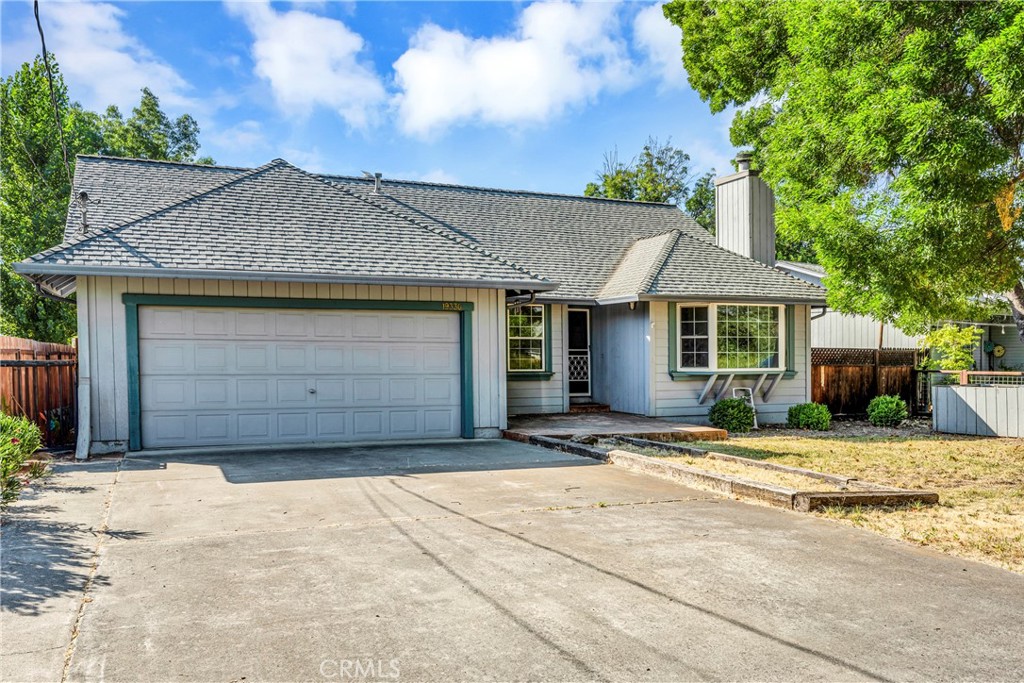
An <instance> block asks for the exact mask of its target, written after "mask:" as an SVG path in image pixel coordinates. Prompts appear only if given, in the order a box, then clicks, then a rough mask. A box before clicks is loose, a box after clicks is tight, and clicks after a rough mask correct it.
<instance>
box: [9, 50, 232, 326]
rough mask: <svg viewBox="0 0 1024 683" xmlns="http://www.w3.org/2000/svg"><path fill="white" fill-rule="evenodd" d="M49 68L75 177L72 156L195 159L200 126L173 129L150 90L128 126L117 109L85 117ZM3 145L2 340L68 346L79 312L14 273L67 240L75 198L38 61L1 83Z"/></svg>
mask: <svg viewBox="0 0 1024 683" xmlns="http://www.w3.org/2000/svg"><path fill="white" fill-rule="evenodd" d="M50 64H51V67H52V69H53V76H54V91H55V94H56V96H57V105H58V107H59V108H60V111H61V123H62V126H63V128H64V136H65V138H66V141H67V146H68V161H69V163H70V165H71V172H72V173H74V155H75V154H106V155H110V156H127V157H137V158H144V159H168V160H173V161H194V160H196V159H195V155H196V153H197V151H198V150H199V126H198V124H196V122H195V120H194V119H193V118H192V117H191V116H189V115H188V114H185V115H183V116H180V117H179V118H177V119H176V120H174V121H173V122H172V121H171V120H170V119H169V118H168V117H167V115H166V114H164V112H163V111H162V110H161V109H160V101H159V100H158V99H157V97H156V96H155V95H154V94H153V93H152V92H151V91H150V90H149V89H148V88H146V89H143V91H142V99H141V101H140V103H139V106H137V107H135V108H134V109H133V110H132V115H131V117H129V118H128V119H127V120H125V119H124V118H123V117H122V116H121V114H120V112H118V111H117V108H116V107H110V108H108V109H107V111H106V113H105V114H104V115H102V116H101V115H99V114H96V113H94V112H90V111H87V110H85V109H83V108H82V107H81V105H79V104H78V103H77V102H73V101H72V100H71V99H70V97H69V95H68V91H67V87H66V86H65V84H64V79H63V78H62V77H61V75H60V69H59V67H58V66H57V63H56V61H55V60H54V59H53V57H52V55H51V58H50ZM0 145H2V146H0V223H2V225H3V245H2V249H0V251H2V254H0V255H2V260H3V263H2V265H0V333H2V334H5V335H11V336H16V337H27V338H29V339H38V340H41V341H54V342H66V341H68V340H69V339H71V338H72V337H73V336H74V335H75V330H76V316H75V307H74V305H73V304H69V303H64V302H60V301H54V300H52V299H48V298H46V297H43V296H41V295H39V294H38V293H36V291H35V290H34V288H33V287H32V285H31V284H30V283H29V282H28V281H27V280H25V279H24V278H22V277H20V276H19V275H17V274H16V273H15V272H14V270H13V269H12V268H11V264H12V263H14V262H17V261H21V260H22V259H25V258H27V257H29V256H31V255H33V254H35V253H38V252H40V251H43V250H44V249H48V248H49V247H52V246H54V245H56V244H59V243H60V242H61V241H62V240H63V235H64V221H65V217H66V215H67V210H68V201H69V199H70V196H71V179H70V178H69V177H68V173H67V170H66V169H65V167H64V161H63V156H62V152H61V148H60V135H59V132H58V129H57V123H56V120H55V117H54V112H53V104H52V103H51V100H50V90H49V84H48V82H47V78H46V70H45V68H44V65H43V60H42V58H41V57H36V59H35V60H34V61H32V62H30V63H29V62H26V63H25V64H22V66H21V68H20V69H19V70H18V71H16V72H14V73H13V74H11V75H10V76H9V77H8V78H5V79H4V80H3V81H2V83H0ZM199 162H200V163H213V160H212V159H209V158H204V159H200V160H199Z"/></svg>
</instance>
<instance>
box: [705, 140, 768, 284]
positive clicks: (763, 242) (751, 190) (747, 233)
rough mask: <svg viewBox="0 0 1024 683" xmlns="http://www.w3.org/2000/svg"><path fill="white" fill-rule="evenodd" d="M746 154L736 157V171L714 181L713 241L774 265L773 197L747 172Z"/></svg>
mask: <svg viewBox="0 0 1024 683" xmlns="http://www.w3.org/2000/svg"><path fill="white" fill-rule="evenodd" d="M750 156H751V155H750V153H749V152H740V153H739V154H737V155H736V165H737V167H738V168H739V171H737V172H736V173H733V174H732V175H727V176H723V177H721V178H715V239H716V241H717V242H718V246H720V247H722V248H724V249H728V250H729V251H734V252H736V253H737V254H742V255H743V256H747V257H749V258H752V259H754V260H755V261H760V262H761V263H764V264H767V265H769V266H774V265H775V195H773V194H772V191H771V188H770V187H768V185H767V184H766V183H765V182H764V181H763V180H761V179H760V178H758V177H757V171H752V170H750Z"/></svg>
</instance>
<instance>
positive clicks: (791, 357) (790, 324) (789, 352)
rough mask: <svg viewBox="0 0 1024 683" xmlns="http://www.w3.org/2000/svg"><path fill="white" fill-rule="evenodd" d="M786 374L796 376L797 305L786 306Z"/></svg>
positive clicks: (790, 376)
mask: <svg viewBox="0 0 1024 683" xmlns="http://www.w3.org/2000/svg"><path fill="white" fill-rule="evenodd" d="M786 375H789V377H785V376H784V379H791V378H792V377H795V376H796V306H793V305H792V304H790V305H789V306H786Z"/></svg>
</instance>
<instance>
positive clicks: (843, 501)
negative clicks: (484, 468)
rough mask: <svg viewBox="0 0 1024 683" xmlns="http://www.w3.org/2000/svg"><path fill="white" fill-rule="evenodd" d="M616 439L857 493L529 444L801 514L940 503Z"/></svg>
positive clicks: (589, 449) (619, 453)
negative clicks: (804, 488) (827, 509)
mask: <svg viewBox="0 0 1024 683" xmlns="http://www.w3.org/2000/svg"><path fill="white" fill-rule="evenodd" d="M614 438H615V439H616V440H618V441H623V442H626V443H631V444H633V445H635V446H644V447H648V448H661V449H663V450H668V451H672V452H677V453H682V454H686V455H690V456H693V457H705V458H709V459H713V460H723V461H728V462H734V463H738V464H741V465H744V466H748V467H756V468H759V469H766V470H774V471H778V472H785V473H789V474H797V475H800V476H805V477H810V478H813V479H817V480H819V481H827V482H829V483H830V484H834V485H836V486H846V487H849V486H853V487H855V488H858V489H860V490H859V491H798V490H796V489H791V488H786V487H783V486H775V485H773V484H766V483H763V482H759V481H754V480H752V479H746V478H744V477H737V476H735V475H728V474H718V473H715V472H708V471H706V470H702V469H699V468H696V467H691V466H689V465H684V464H682V463H677V462H667V461H665V460H662V459H660V458H654V457H651V456H647V455H641V454H639V453H633V452H631V451H625V450H619V449H613V450H610V451H605V450H604V449H601V448H597V447H595V446H588V445H586V444H583V443H577V442H574V441H572V442H571V441H565V440H562V439H556V438H553V437H550V436H532V437H530V443H531V444H534V445H537V446H543V447H544V448H550V449H552V450H556V451H560V452H563V453H571V454H573V455H580V456H583V457H586V458H593V459H594V460H600V461H602V462H607V463H610V464H612V465H617V466H619V467H622V468H623V469H627V470H630V471H632V472H637V473H639V474H646V475H649V476H653V477H658V478H659V479H668V480H670V481H675V482H678V483H681V484H690V485H699V486H702V487H705V488H708V489H711V490H712V491H715V492H718V493H724V494H726V495H730V496H736V497H738V498H751V499H754V500H759V501H762V502H765V503H768V504H769V505H773V506H775V507H780V508H784V509H787V510H796V511H798V512H810V511H812V510H817V509H820V508H823V507H829V506H843V507H852V506H856V505H902V504H906V503H913V502H917V503H922V504H925V505H932V504H935V503H938V502H939V494H938V493H935V492H933V491H914V490H907V489H896V488H889V487H885V486H881V485H878V484H872V483H870V482H865V481H860V480H858V479H853V478H851V477H841V476H837V475H833V474H825V473H822V472H815V471H814V470H808V469H804V468H802V467H790V466H788V465H777V464H775V463H766V462H761V461H758V460H751V459H750V458H742V457H739V456H735V455H726V454H724V453H714V452H708V451H704V450H701V449H698V448H689V447H687V446H677V445H675V444H669V443H663V442H658V441H648V440H646V439H641V438H638V437H633V436H630V437H625V436H616V437H614Z"/></svg>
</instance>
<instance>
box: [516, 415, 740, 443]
mask: <svg viewBox="0 0 1024 683" xmlns="http://www.w3.org/2000/svg"><path fill="white" fill-rule="evenodd" d="M579 434H590V435H592V436H600V437H603V436H613V435H616V434H623V435H629V436H635V437H638V438H641V439H653V440H655V441H722V440H724V439H725V438H726V437H727V436H728V433H727V432H726V431H725V430H724V429H718V428H716V427H705V426H700V425H691V424H684V423H681V422H670V421H668V420H659V419H656V418H652V417H642V416H640V415H629V414H627V413H582V414H556V415H519V416H515V417H509V419H508V429H506V430H505V431H504V432H503V436H504V437H505V438H506V439H512V440H513V441H523V442H527V441H529V440H530V437H531V436H553V437H562V438H570V437H573V436H576V435H579Z"/></svg>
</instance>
